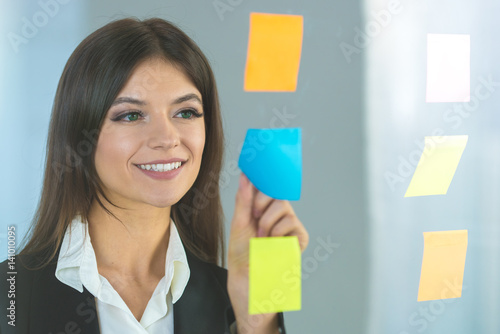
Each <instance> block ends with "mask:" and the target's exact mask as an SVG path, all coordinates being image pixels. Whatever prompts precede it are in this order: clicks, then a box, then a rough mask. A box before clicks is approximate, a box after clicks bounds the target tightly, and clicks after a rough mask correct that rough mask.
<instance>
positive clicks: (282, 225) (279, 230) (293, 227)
mask: <svg viewBox="0 0 500 334" xmlns="http://www.w3.org/2000/svg"><path fill="white" fill-rule="evenodd" d="M269 235H270V236H271V237H282V236H296V237H297V238H298V239H299V245H300V249H301V251H304V250H305V249H306V248H307V245H308V244H309V234H308V233H307V230H306V229H305V228H304V225H302V222H301V221H300V220H299V219H298V218H297V216H295V215H294V216H290V215H286V216H284V217H283V218H282V219H281V220H280V221H278V222H277V223H276V224H274V225H273V227H272V229H271V231H270V233H269Z"/></svg>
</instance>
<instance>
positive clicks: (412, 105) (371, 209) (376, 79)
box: [0, 0, 500, 334]
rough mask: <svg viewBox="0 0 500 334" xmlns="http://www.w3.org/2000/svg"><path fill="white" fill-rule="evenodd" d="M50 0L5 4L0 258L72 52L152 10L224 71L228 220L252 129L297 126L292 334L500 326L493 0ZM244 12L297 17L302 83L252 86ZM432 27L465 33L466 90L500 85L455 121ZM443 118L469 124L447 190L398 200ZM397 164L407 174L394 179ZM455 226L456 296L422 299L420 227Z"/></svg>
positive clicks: (24, 215) (444, 125)
mask: <svg viewBox="0 0 500 334" xmlns="http://www.w3.org/2000/svg"><path fill="white" fill-rule="evenodd" d="M54 1H57V0H54ZM49 2H52V1H51V0H41V1H38V2H37V1H22V2H21V1H15V0H3V2H2V6H3V8H2V9H3V10H2V11H0V29H1V30H0V36H2V39H1V42H0V43H1V44H0V45H1V48H0V63H1V64H2V66H1V71H2V73H1V78H2V80H1V81H0V85H1V87H0V88H1V89H0V103H1V106H2V108H1V110H0V113H1V116H2V122H0V149H1V152H2V154H1V155H0V156H1V159H2V160H1V162H2V163H1V164H0V175H2V176H3V177H2V181H1V182H0V260H3V259H5V258H6V254H7V253H6V252H7V246H6V232H7V226H10V225H13V224H14V225H16V226H17V231H18V238H19V237H20V236H22V235H23V233H25V231H26V228H27V224H28V223H29V221H30V220H31V218H32V216H33V214H34V210H35V208H36V205H37V202H38V199H39V195H40V187H41V182H42V179H41V177H42V175H43V167H44V165H43V161H44V156H45V142H46V137H47V129H48V121H49V116H50V111H51V107H52V102H53V98H54V95H55V91H56V86H57V82H58V80H59V76H60V75H61V72H62V69H63V67H64V64H65V62H66V61H67V59H68V57H69V55H70V54H71V52H72V51H73V50H74V48H75V47H76V46H77V45H78V44H79V43H80V41H81V40H82V39H83V38H84V37H86V36H87V35H88V34H90V33H91V32H92V31H94V30H95V29H97V28H99V27H101V26H102V25H104V24H106V23H108V22H110V21H111V20H114V19H119V18H123V17H127V16H136V17H139V18H148V17H155V16H158V17H161V18H164V19H167V20H170V21H172V22H174V23H176V24H177V25H178V26H179V27H180V28H181V29H183V30H184V31H185V32H186V33H187V34H188V35H190V36H191V37H192V38H193V39H194V40H195V41H196V42H197V43H198V44H199V46H200V47H201V49H202V50H203V51H204V52H205V54H206V55H207V57H208V58H209V60H210V61H211V64H212V67H213V70H214V72H215V76H216V79H217V83H218V88H219V94H220V99H221V104H222V113H223V119H224V126H225V136H226V157H225V159H226V160H225V166H224V168H223V173H224V172H225V175H226V176H227V177H228V178H229V180H230V182H229V184H228V185H227V186H226V187H224V188H223V189H222V197H223V206H224V211H225V214H226V227H227V231H229V223H230V220H231V217H232V214H233V205H234V195H235V193H236V188H237V182H238V175H239V173H238V171H237V167H235V166H236V163H237V159H238V156H239V151H240V149H241V145H242V143H243V139H244V136H245V133H246V129H247V128H250V127H261V128H267V127H271V126H285V127H301V128H302V129H303V159H304V161H303V172H304V175H303V191H302V197H301V200H300V201H298V202H295V203H293V205H294V208H295V211H296V213H297V215H298V216H299V218H301V220H302V221H303V223H304V224H305V226H306V227H307V229H308V231H309V233H310V237H311V240H310V244H309V247H308V249H307V250H306V252H305V253H304V254H303V257H302V261H303V269H302V274H303V291H302V299H303V304H302V310H301V311H298V312H287V313H286V314H285V318H286V327H287V330H288V332H289V333H291V334H299V333H300V334H302V333H342V334H344V333H354V334H357V333H396V334H409V333H412V334H413V333H436V334H437V333H460V334H462V333H463V334H466V333H467V334H468V333H498V332H500V320H499V318H498V314H499V311H500V298H499V297H500V291H499V287H498V282H499V280H500V259H499V256H498V254H499V246H498V244H499V242H498V241H499V240H500V226H499V223H500V209H499V205H498V204H497V203H498V202H499V200H500V191H499V189H500V177H499V174H500V173H499V168H500V157H499V154H498V153H499V149H500V134H499V131H498V129H499V120H500V116H499V114H498V112H499V110H498V109H499V104H500V83H497V84H495V83H496V82H500V67H499V66H498V64H497V61H498V59H500V47H499V46H498V45H499V41H500V40H499V37H498V32H499V31H500V30H499V28H500V24H499V23H498V20H495V19H496V18H497V15H498V13H500V2H499V1H498V0H495V1H493V0H480V1H475V2H470V1H465V0H455V1H451V0H434V1H430V0H420V1H416V0H401V1H398V0H365V1H357V0H349V1H347V0H344V1H340V0H332V1H319V0H316V1H307V2H306V1H296V0H289V1H285V0H280V1H277V0H276V1H264V0H254V1H248V0H215V1H213V0H206V1H195V0H184V1H181V0H177V1H172V0H162V1H160V0H145V1H140V2H139V1H131V0H121V1H118V0H105V1H97V0H92V1H77V0H64V1H63V0H59V1H58V2H57V3H58V7H57V10H55V9H54V8H53V11H52V12H51V13H49V14H53V15H45V17H46V18H47V19H46V20H43V15H41V14H39V13H40V12H42V13H43V12H44V7H45V4H47V3H49ZM221 4H222V5H221ZM222 7H223V8H225V10H220V9H219V10H218V9H217V8H222ZM250 12H263V13H277V14H296V15H303V17H304V38H303V46H302V56H301V64H300V71H299V77H298V85H297V90H296V92H293V93H260V92H259V93H256V92H244V91H243V78H244V68H245V62H246V54H247V43H248V23H249V14H250ZM384 15H385V16H384ZM25 20H28V21H30V22H33V20H39V21H38V22H39V23H40V27H38V28H37V30H36V31H35V32H33V31H32V32H31V34H30V35H29V38H26V39H25V40H23V42H22V43H20V44H16V45H13V44H12V42H11V40H10V39H9V36H11V37H12V33H15V34H18V35H22V33H23V32H22V29H23V26H24V25H25ZM370 27H371V28H372V29H373V30H369V29H370ZM377 27H378V29H377ZM427 33H460V34H470V35H471V95H474V89H475V88H476V87H477V86H478V85H481V82H482V80H483V81H484V80H486V81H488V80H490V81H493V82H494V84H491V87H490V88H491V90H490V91H489V93H490V94H489V96H488V97H487V98H486V99H481V100H478V103H477V104H476V105H469V106H468V109H469V110H471V111H470V112H468V113H467V114H466V113H463V114H460V116H459V118H457V117H455V120H454V121H453V122H450V121H449V119H448V118H446V117H445V115H450V112H451V111H450V109H451V110H453V108H456V109H457V108H458V109H459V108H465V107H464V106H463V105H462V104H457V103H433V104H428V103H425V80H426V35H427ZM9 34H10V35H9ZM363 35H364V36H365V37H364V38H363ZM457 115H459V114H454V116H457ZM435 129H442V130H443V131H444V133H445V134H446V135H469V142H468V145H467V147H466V149H465V151H464V154H463V156H462V160H461V162H460V164H459V166H458V168H457V172H456V174H455V177H454V179H453V182H452V184H451V186H450V188H449V190H448V194H447V195H445V196H428V197H415V198H404V197H403V196H404V193H405V191H406V188H407V187H408V184H409V182H410V180H411V175H413V171H414V169H415V167H416V165H415V164H411V163H410V170H409V171H404V172H403V173H401V172H400V171H401V164H402V161H409V159H410V158H409V157H410V156H412V155H415V154H417V155H418V156H419V155H420V152H421V149H420V146H421V145H422V144H423V142H424V136H429V135H432V133H433V131H434V130H435ZM388 173H393V174H395V175H399V176H400V179H399V181H398V182H396V183H390V182H387V180H386V177H387V174H388ZM458 229H468V230H469V246H468V251H467V259H466V267H465V274H464V289H463V293H462V297H461V298H459V299H453V300H450V301H451V303H444V302H443V301H433V302H417V293H418V284H419V279H420V267H421V262H422V253H423V237H422V232H425V231H441V230H458ZM318 252H320V253H318ZM325 252H326V253H325ZM318 254H321V255H320V256H318ZM323 254H327V256H326V257H324V256H322V255H323Z"/></svg>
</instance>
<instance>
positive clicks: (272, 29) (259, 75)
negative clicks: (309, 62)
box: [244, 13, 303, 92]
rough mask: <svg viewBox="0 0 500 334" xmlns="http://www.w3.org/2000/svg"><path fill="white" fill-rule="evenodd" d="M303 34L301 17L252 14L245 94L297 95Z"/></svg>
mask: <svg viewBox="0 0 500 334" xmlns="http://www.w3.org/2000/svg"><path fill="white" fill-rule="evenodd" d="M302 34H303V18H302V16H301V15H282V14H266V13H250V33H249V36H248V54H247V63H246V68H245V85H244V86H245V91H276V92H279V91H281V92H294V91H295V89H296V88H297V78H298V75H299V64H300V54H301V51H302Z"/></svg>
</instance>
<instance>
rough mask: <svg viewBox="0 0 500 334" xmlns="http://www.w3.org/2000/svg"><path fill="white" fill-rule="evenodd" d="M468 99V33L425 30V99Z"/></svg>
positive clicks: (431, 100)
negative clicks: (430, 32)
mask: <svg viewBox="0 0 500 334" xmlns="http://www.w3.org/2000/svg"><path fill="white" fill-rule="evenodd" d="M468 101H470V35H456V34H427V93H426V102H468Z"/></svg>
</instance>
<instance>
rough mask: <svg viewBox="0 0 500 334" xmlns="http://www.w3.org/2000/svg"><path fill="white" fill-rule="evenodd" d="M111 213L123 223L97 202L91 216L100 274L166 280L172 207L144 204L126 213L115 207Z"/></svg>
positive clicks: (91, 233) (91, 235)
mask: <svg viewBox="0 0 500 334" xmlns="http://www.w3.org/2000/svg"><path fill="white" fill-rule="evenodd" d="M108 209H110V208H109V207H108ZM110 211H111V212H113V214H115V215H116V217H117V218H119V219H120V220H121V222H120V221H118V220H117V219H116V218H114V217H113V216H111V215H109V214H108V213H107V212H106V211H105V210H104V209H103V208H102V207H101V206H100V205H98V204H96V203H94V204H93V205H92V208H91V210H90V213H89V221H88V223H89V234H90V237H91V242H92V246H93V248H94V251H95V254H96V259H97V266H98V269H99V271H100V272H101V271H114V272H117V273H120V274H123V275H127V276H129V277H135V278H137V279H141V278H144V277H151V275H154V276H157V277H160V278H161V277H163V276H164V275H165V257H166V252H167V248H168V241H169V237H170V207H167V208H155V207H151V206H146V205H144V207H136V208H133V209H130V210H126V211H124V210H122V209H118V208H115V207H113V208H112V209H110ZM122 223H123V224H122Z"/></svg>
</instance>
